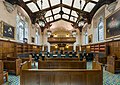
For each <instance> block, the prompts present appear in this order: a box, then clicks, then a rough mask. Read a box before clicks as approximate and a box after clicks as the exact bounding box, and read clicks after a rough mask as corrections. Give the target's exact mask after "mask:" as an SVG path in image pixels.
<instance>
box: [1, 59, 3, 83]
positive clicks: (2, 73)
mask: <svg viewBox="0 0 120 85" xmlns="http://www.w3.org/2000/svg"><path fill="white" fill-rule="evenodd" d="M2 84H3V62H2V61H1V60H0V85H2Z"/></svg>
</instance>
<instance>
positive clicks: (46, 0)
mask: <svg viewBox="0 0 120 85" xmlns="http://www.w3.org/2000/svg"><path fill="white" fill-rule="evenodd" d="M6 1H8V2H10V3H12V4H18V5H20V6H21V7H22V8H23V9H25V11H26V12H27V13H28V14H29V16H30V18H31V20H32V23H33V24H34V23H35V22H36V19H39V18H41V16H42V18H43V19H44V20H45V22H46V23H49V24H50V23H52V22H55V21H58V20H61V19H62V20H65V21H68V22H71V23H73V25H76V26H79V22H80V21H85V22H88V23H91V20H92V17H93V15H94V14H95V12H96V11H97V10H98V8H100V7H101V6H102V5H104V4H110V3H112V2H114V1H116V0H6ZM41 3H42V6H41Z"/></svg>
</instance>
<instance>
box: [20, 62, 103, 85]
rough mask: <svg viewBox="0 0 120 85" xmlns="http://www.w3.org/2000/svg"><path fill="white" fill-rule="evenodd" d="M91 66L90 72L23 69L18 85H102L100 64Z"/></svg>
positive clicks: (84, 70)
mask: <svg viewBox="0 0 120 85" xmlns="http://www.w3.org/2000/svg"><path fill="white" fill-rule="evenodd" d="M93 66H95V67H93V68H94V69H92V70H87V69H23V70H22V74H21V75H20V85H103V69H102V66H101V64H98V63H94V64H93ZM97 66H98V67H99V68H97Z"/></svg>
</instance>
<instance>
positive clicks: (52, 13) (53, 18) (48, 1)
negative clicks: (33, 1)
mask: <svg viewBox="0 0 120 85" xmlns="http://www.w3.org/2000/svg"><path fill="white" fill-rule="evenodd" d="M48 3H49V6H50V8H51V7H52V6H51V3H50V0H48ZM51 13H52V17H53V20H55V18H54V14H53V11H52V9H51Z"/></svg>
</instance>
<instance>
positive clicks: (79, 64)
mask: <svg viewBox="0 0 120 85" xmlns="http://www.w3.org/2000/svg"><path fill="white" fill-rule="evenodd" d="M70 68H72V69H86V61H41V60H39V61H38V69H70Z"/></svg>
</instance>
